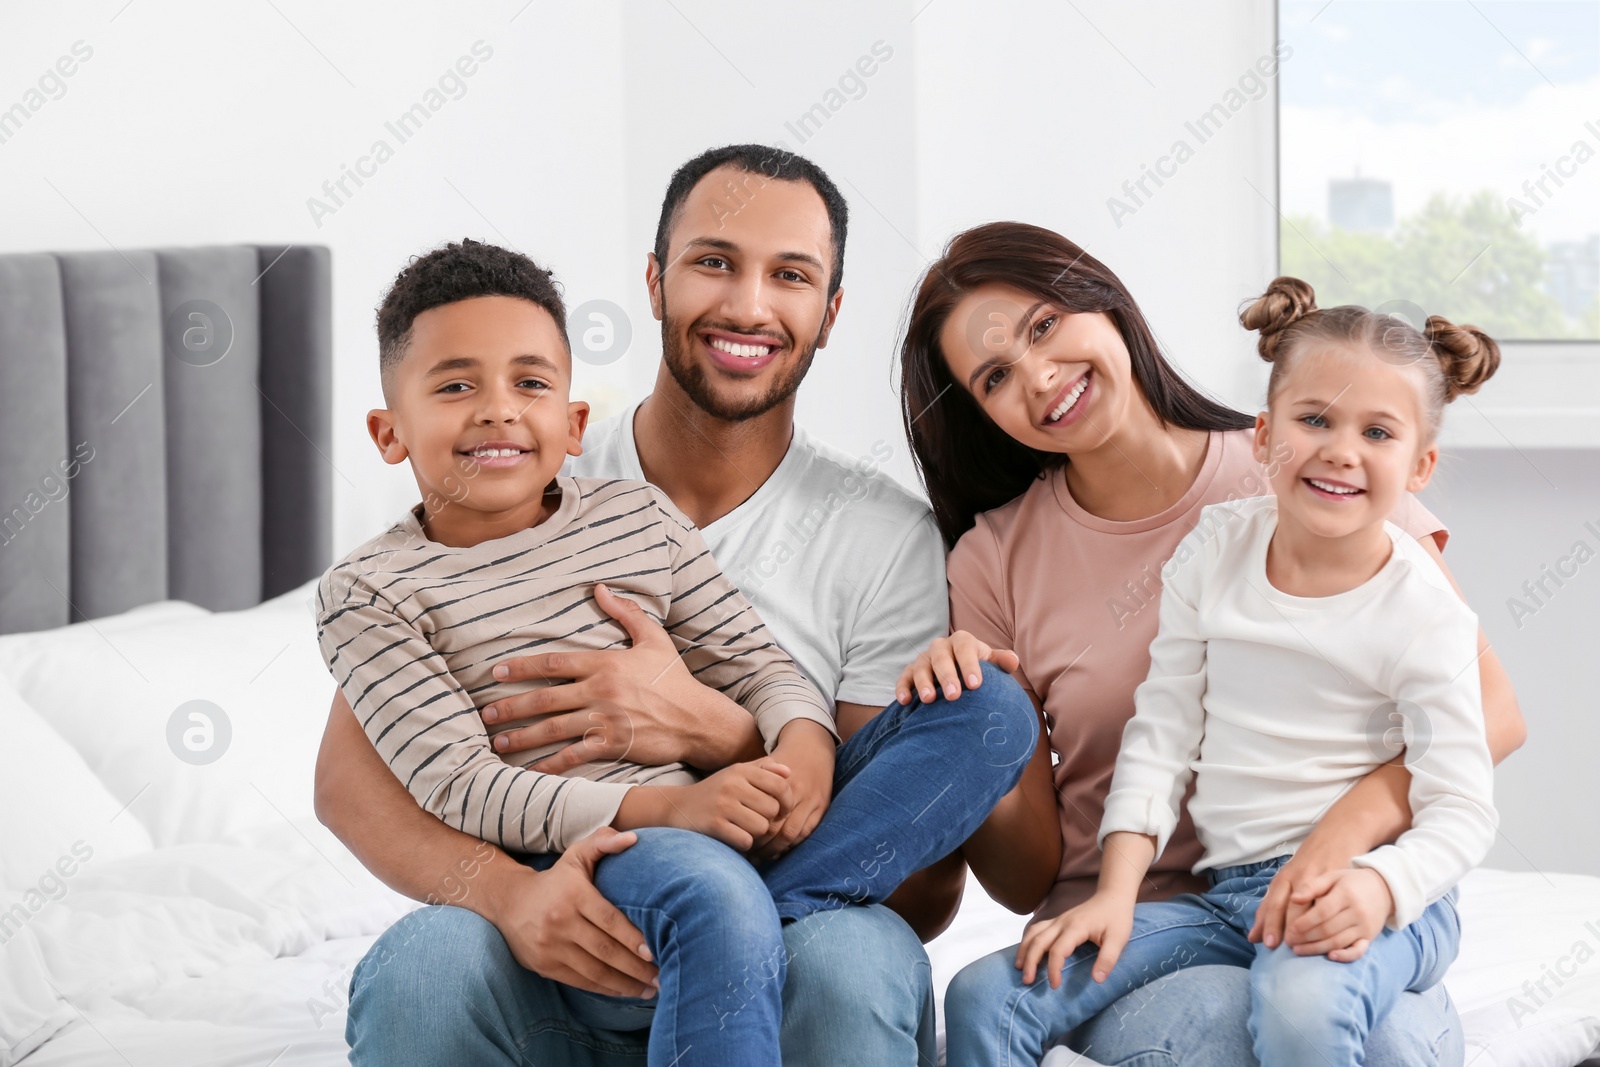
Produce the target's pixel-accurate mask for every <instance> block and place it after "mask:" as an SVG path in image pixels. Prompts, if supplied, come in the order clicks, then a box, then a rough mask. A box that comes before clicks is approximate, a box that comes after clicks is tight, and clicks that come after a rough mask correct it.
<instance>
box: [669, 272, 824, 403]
mask: <svg viewBox="0 0 1600 1067" xmlns="http://www.w3.org/2000/svg"><path fill="white" fill-rule="evenodd" d="M732 332H737V331H732ZM686 336H688V335H687V334H686V333H685V331H683V330H680V329H679V328H678V324H677V320H676V319H674V318H673V317H672V315H671V314H670V313H668V311H667V308H666V300H665V297H664V296H663V299H662V304H661V355H662V358H663V359H664V360H665V361H666V364H667V370H669V371H671V372H672V377H673V378H674V379H675V380H676V381H677V383H678V388H680V389H682V390H683V391H684V393H685V394H686V395H687V396H688V397H689V399H690V400H691V401H693V403H694V405H695V407H697V408H699V409H700V410H702V411H704V412H705V413H706V414H708V415H710V416H711V417H712V418H716V419H721V420H722V421H723V422H744V421H745V420H746V419H753V418H755V417H757V416H758V415H765V414H766V413H767V412H769V411H771V410H772V409H773V408H775V407H777V406H778V405H779V404H781V403H783V402H784V401H785V400H788V399H789V398H790V397H791V396H793V395H794V393H795V390H796V389H799V388H800V383H801V382H802V381H803V380H804V379H805V376H806V372H807V371H808V370H810V369H811V361H812V360H813V359H815V358H816V356H817V342H816V339H813V340H812V342H811V343H810V344H809V345H807V346H806V348H805V350H804V351H803V352H802V353H801V354H800V358H799V359H798V360H796V361H795V362H794V363H793V365H792V367H791V369H790V371H789V373H788V374H786V375H784V376H783V377H781V378H779V379H778V380H777V381H775V382H773V383H772V387H771V388H770V389H768V390H767V391H766V393H765V394H764V395H762V396H758V397H756V398H755V399H753V400H737V401H735V400H727V399H724V398H723V397H721V396H718V395H717V391H716V390H715V389H714V388H712V385H711V382H710V380H709V379H708V377H707V375H706V369H705V366H704V365H703V364H702V363H701V362H700V361H699V360H697V359H695V358H694V357H693V356H691V355H690V354H689V353H688V352H687V351H686V350H685V349H684V338H685V337H686ZM818 336H819V337H820V336H821V331H820V330H819V331H818ZM690 343H691V344H692V343H693V339H690Z"/></svg>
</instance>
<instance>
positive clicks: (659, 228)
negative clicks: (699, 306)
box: [656, 144, 850, 297]
mask: <svg viewBox="0 0 1600 1067" xmlns="http://www.w3.org/2000/svg"><path fill="white" fill-rule="evenodd" d="M718 167H736V168H738V169H739V170H740V171H742V172H744V173H746V174H759V175H761V176H762V177H764V178H766V179H768V180H769V181H785V182H805V183H806V184H807V185H809V186H811V188H813V189H815V190H816V191H817V195H818V196H820V197H822V204H823V206H824V207H826V208H827V209H828V225H829V228H830V229H831V231H832V238H833V264H832V269H831V270H830V271H829V272H828V296H829V297H832V296H833V294H834V293H836V292H838V291H839V285H840V283H841V282H842V281H844V238H845V231H846V229H847V228H848V224H849V215H850V213H849V209H848V208H846V207H845V202H844V197H843V196H840V195H839V189H838V187H837V186H836V185H834V184H833V182H832V181H831V180H830V179H829V178H828V176H827V175H826V174H824V173H823V172H822V168H821V167H819V166H817V165H816V164H815V163H813V162H811V161H810V160H809V159H806V158H805V157H804V156H797V155H795V154H794V153H793V152H790V151H788V150H787V149H783V148H773V147H771V146H769V145H760V144H730V145H724V146H723V147H721V148H712V149H710V150H708V151H705V152H702V153H700V154H699V155H698V156H695V157H694V158H693V159H691V160H689V162H687V163H685V164H684V165H683V166H681V167H679V168H678V169H677V170H676V171H675V172H674V173H673V175H672V180H671V181H670V182H668V183H667V195H666V198H665V199H663V200H662V201H661V218H660V221H658V222H657V223H656V262H657V263H659V264H660V265H661V269H663V270H665V269H666V266H667V240H668V238H669V237H670V236H671V235H672V227H673V226H674V225H676V224H677V221H678V216H679V215H680V214H681V213H682V211H683V202H684V201H685V200H686V199H688V197H689V191H690V190H691V189H693V188H694V187H695V186H696V185H697V184H699V182H700V179H701V178H704V177H705V176H706V175H707V174H710V173H711V172H712V171H714V170H716V169H717V168H718Z"/></svg>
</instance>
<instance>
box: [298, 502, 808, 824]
mask: <svg viewBox="0 0 1600 1067" xmlns="http://www.w3.org/2000/svg"><path fill="white" fill-rule="evenodd" d="M556 485H557V486H558V487H559V489H560V493H561V500H560V504H559V505H558V506H557V508H556V511H555V512H554V513H553V514H552V515H551V516H550V517H549V518H548V519H546V520H545V521H544V522H542V523H540V524H539V525H537V526H533V527H530V528H529V529H527V530H523V531H520V532H518V533H516V534H513V535H512V536H510V537H503V538H498V539H496V540H492V541H485V542H483V543H481V544H478V545H474V546H472V547H470V548H451V547H448V546H445V545H441V544H439V543H438V542H435V541H430V540H428V538H427V537H426V535H425V534H424V533H423V530H422V524H421V519H420V512H421V505H418V506H417V507H416V508H415V509H413V511H412V512H411V513H410V514H408V515H407V516H406V518H405V519H404V520H402V521H401V522H399V523H397V524H396V525H395V526H394V527H392V528H391V529H390V530H388V531H387V532H386V533H384V534H382V535H381V536H379V537H376V538H374V539H373V540H371V541H369V542H367V543H366V544H365V545H363V546H361V547H360V548H358V549H357V550H356V551H355V552H352V553H351V554H350V555H349V556H347V557H346V558H345V559H344V560H343V561H341V562H340V563H337V564H335V565H334V566H333V567H332V568H331V569H330V570H329V571H328V573H327V574H325V575H324V576H323V579H322V582H321V584H320V586H319V588H318V638H319V641H320V643H321V647H322V653H323V658H324V660H325V661H326V662H327V664H328V669H329V670H330V671H331V672H332V674H333V676H334V679H335V680H336V681H337V682H338V683H339V686H340V688H341V689H342V690H343V692H344V695H345V698H346V699H347V700H348V701H349V703H350V706H351V708H352V709H353V710H354V712H355V714H356V717H357V718H358V719H359V720H360V721H361V724H362V726H363V728H364V729H365V730H366V732H367V736H368V737H369V738H370V739H371V740H372V743H373V746H374V747H375V748H376V749H377V751H378V753H379V755H381V756H382V757H383V759H384V760H385V762H387V763H388V765H389V767H390V769H391V770H393V771H394V773H395V775H396V776H397V777H398V778H399V779H400V781H401V783H402V784H404V785H405V787H406V788H407V789H408V790H409V791H410V792H411V794H412V795H413V796H414V797H416V799H417V801H418V802H419V803H420V804H421V805H422V806H423V807H424V808H425V809H427V810H428V811H430V812H432V813H433V814H434V815H436V816H438V817H439V818H440V819H441V820H443V821H444V822H445V823H446V824H447V825H449V826H453V827H456V828H457V829H460V830H463V831H465V832H466V833H469V834H473V835H474V836H476V837H480V838H483V839H484V840H487V841H491V842H494V843H495V844H498V845H501V846H503V847H505V848H508V849H513V850H516V851H521V852H560V851H564V850H565V849H566V848H567V847H568V846H569V845H570V844H572V843H573V842H574V841H577V840H578V839H579V838H581V837H583V836H584V835H586V834H588V833H590V832H592V831H593V830H595V829H598V828H599V827H601V826H606V825H609V824H610V823H611V821H612V819H613V818H615V817H616V812H617V808H618V806H619V805H620V804H621V802H622V796H623V794H624V793H626V792H627V790H628V789H630V788H631V787H632V786H634V785H640V784H645V783H650V784H655V785H686V784H690V783H692V782H694V781H695V780H696V778H695V776H694V775H693V774H692V773H691V772H690V771H689V769H688V768H687V767H685V766H684V765H683V764H681V763H674V764H670V765H667V766H663V767H648V766H643V765H640V764H637V763H631V762H626V761H615V762H603V763H602V762H593V763H587V764H584V765H582V766H580V767H577V768H574V769H573V770H571V771H568V772H566V773H565V774H563V775H550V774H544V773H541V772H538V771H531V770H526V769H525V768H526V766H527V765H528V764H531V763H533V762H534V761H536V760H538V759H540V758H542V757H544V756H547V755H549V754H550V753H551V752H553V751H555V750H556V748H557V747H559V746H554V745H552V746H546V747H544V748H540V749H534V750H530V751H527V752H520V753H514V754H511V755H509V756H507V757H504V758H503V757H501V756H500V755H499V754H497V753H496V752H495V751H494V750H493V748H491V746H490V743H489V734H488V733H487V731H486V729H485V726H484V723H483V720H482V719H481V718H480V717H479V715H478V709H479V708H481V707H483V706H485V705H487V704H489V703H491V702H493V701H494V700H497V699H499V698H501V697H506V696H510V695H512V694H514V693H518V692H525V691H527V690H529V689H532V688H536V687H538V686H539V685H548V684H555V683H556V682H559V681H561V680H560V679H553V680H551V681H547V682H520V683H512V682H497V681H495V679H494V678H493V676H492V675H491V673H490V671H491V669H492V668H493V666H494V665H495V664H496V663H498V662H500V661H501V660H504V659H507V658H511V657H517V656H527V655H533V654H536V653H540V652H554V651H577V650H586V649H610V648H626V647H627V646H628V643H629V642H628V636H627V633H626V631H625V630H624V629H623V628H622V625H621V624H620V623H618V622H616V621H614V620H613V619H612V618H611V617H610V616H608V615H606V614H605V612H603V611H602V610H601V609H600V607H599V605H598V604H597V603H596V602H595V599H594V585H595V583H596V582H604V583H606V585H607V586H608V587H609V588H611V589H613V590H614V591H616V592H617V593H619V594H621V595H623V596H625V597H627V598H629V599H630V600H632V601H634V602H635V603H637V604H639V605H640V606H641V607H642V608H643V609H644V610H645V612H646V613H647V614H648V615H650V616H651V617H652V618H654V619H655V620H656V621H658V622H659V623H661V624H662V625H663V626H664V627H665V628H666V629H667V632H668V633H670V634H671V635H672V639H673V643H674V644H675V645H676V646H677V648H678V652H679V654H680V655H681V656H682V658H683V660H684V662H685V665H686V666H687V667H688V668H689V670H690V672H691V673H693V674H694V676H695V677H696V678H697V679H698V680H699V681H701V682H703V683H704V684H706V685H708V686H711V687H712V688H715V689H717V690H718V691H720V692H722V693H725V694H726V695H727V696H729V697H730V698H732V699H733V700H735V701H737V702H738V703H739V704H741V705H742V706H744V707H745V708H746V709H747V710H749V711H750V713H751V714H752V715H754V716H755V719H756V725H757V727H758V728H759V730H760V732H761V735H762V738H763V740H764V742H765V744H766V747H767V750H768V751H771V749H772V748H773V747H774V746H775V745H776V744H777V739H778V733H779V731H780V730H782V729H783V727H784V726H785V725H787V724H788V723H789V722H791V721H793V720H795V719H798V718H804V719H810V720H812V721H814V722H817V723H820V724H821V725H823V726H824V727H825V728H827V729H828V730H829V732H833V731H834V726H833V717H832V714H831V712H830V709H829V708H828V706H827V704H826V703H825V702H824V701H823V699H822V697H821V696H820V695H819V694H818V693H817V691H816V690H815V689H814V688H813V687H812V686H811V684H810V683H809V682H807V681H806V680H805V678H804V677H803V676H802V675H801V674H800V672H799V670H798V669H797V668H796V667H795V666H794V664H793V662H792V661H791V660H790V658H789V656H788V654H787V653H785V652H784V650H783V649H782V648H781V647H780V646H779V645H778V643H777V642H776V640H774V638H773V637H772V635H771V633H770V632H769V631H768V630H767V628H766V626H765V625H763V623H762V622H761V620H760V619H759V618H758V617H757V616H756V613H755V610H754V609H753V608H752V607H751V606H750V603H749V601H748V600H746V599H745V597H744V595H743V594H742V593H740V592H739V590H738V588H737V587H736V586H734V585H733V583H732V582H731V581H729V580H728V579H727V578H726V577H725V576H724V575H723V573H722V571H721V569H720V568H719V567H718V566H717V563H716V561H715V560H714V559H713V558H712V557H711V554H710V551H709V550H708V549H707V548H706V545H705V541H704V539H703V538H702V537H701V535H700V531H699V530H698V529H696V528H695V526H694V524H693V523H691V522H690V521H689V520H688V518H687V517H685V516H684V515H683V513H682V512H680V511H679V510H678V509H677V508H676V507H675V506H674V505H673V504H672V502H671V501H670V500H669V499H668V498H667V496H666V495H665V494H664V493H662V492H661V491H660V490H659V489H657V488H656V487H655V486H653V485H650V484H649V483H647V482H636V481H621V480H607V479H599V478H568V477H562V478H559V479H557V481H556ZM531 721H533V720H518V721H516V722H511V723H500V724H496V727H495V730H496V732H500V731H503V730H508V729H515V728H517V727H521V726H526V725H528V724H529V723H530V722H531ZM836 736H837V735H836ZM511 760H514V761H515V762H514V763H513V762H508V761H511Z"/></svg>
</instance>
